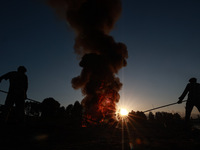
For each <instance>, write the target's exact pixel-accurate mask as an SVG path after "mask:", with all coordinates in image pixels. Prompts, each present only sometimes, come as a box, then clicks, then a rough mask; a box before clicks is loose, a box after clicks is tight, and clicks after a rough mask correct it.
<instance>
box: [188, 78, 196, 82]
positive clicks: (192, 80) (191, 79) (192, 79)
mask: <svg viewBox="0 0 200 150" xmlns="http://www.w3.org/2000/svg"><path fill="white" fill-rule="evenodd" d="M189 82H190V83H197V79H196V78H190V80H189Z"/></svg>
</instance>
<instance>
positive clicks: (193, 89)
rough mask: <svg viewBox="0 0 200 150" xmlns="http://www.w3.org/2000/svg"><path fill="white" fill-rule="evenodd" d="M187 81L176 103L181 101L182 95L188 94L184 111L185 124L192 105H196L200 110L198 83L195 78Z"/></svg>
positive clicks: (199, 86) (199, 85)
mask: <svg viewBox="0 0 200 150" xmlns="http://www.w3.org/2000/svg"><path fill="white" fill-rule="evenodd" d="M189 82H190V83H188V84H187V86H186V88H185V90H184V91H183V93H182V95H181V96H180V97H179V101H178V102H177V103H178V104H180V103H182V101H183V99H184V97H185V96H186V95H187V94H188V99H187V103H186V112H185V121H186V123H187V124H188V123H189V120H190V115H191V112H192V109H193V107H194V106H196V107H197V109H198V110H199V112H200V84H199V83H197V79H196V78H191V79H190V80H189Z"/></svg>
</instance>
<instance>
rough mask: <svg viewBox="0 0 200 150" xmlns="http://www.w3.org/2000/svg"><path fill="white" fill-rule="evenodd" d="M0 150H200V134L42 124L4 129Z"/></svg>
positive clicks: (154, 128)
mask: <svg viewBox="0 0 200 150" xmlns="http://www.w3.org/2000/svg"><path fill="white" fill-rule="evenodd" d="M0 130H1V131H0V150H15V149H19V150H121V149H124V150H173V149H174V150H179V149H180V150H196V149H199V147H200V131H199V130H198V129H195V128H191V129H189V130H185V129H184V128H183V127H176V128H175V127H172V128H167V127H164V126H159V125H152V124H151V125H143V126H142V125H129V126H128V127H126V128H125V130H124V132H123V130H122V129H120V128H109V127H85V128H75V127H66V126H55V125H53V126H52V125H41V124H34V125H33V124H25V125H17V124H13V123H10V124H7V125H3V124H1V125H0Z"/></svg>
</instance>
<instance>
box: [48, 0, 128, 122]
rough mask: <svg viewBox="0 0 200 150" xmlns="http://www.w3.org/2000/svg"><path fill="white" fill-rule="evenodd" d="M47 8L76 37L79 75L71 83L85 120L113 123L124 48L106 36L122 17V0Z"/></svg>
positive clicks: (58, 0) (53, 0)
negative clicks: (65, 22)
mask: <svg viewBox="0 0 200 150" xmlns="http://www.w3.org/2000/svg"><path fill="white" fill-rule="evenodd" d="M48 4H49V5H51V6H52V7H53V8H54V9H55V11H56V12H57V13H58V14H60V15H61V16H62V17H63V16H64V17H65V19H66V20H67V22H68V24H69V26H70V27H71V28H72V29H74V31H75V33H76V37H75V44H74V50H75V52H76V54H77V55H78V57H79V58H81V61H80V63H79V65H80V67H82V71H81V73H80V75H78V76H77V77H74V78H73V79H72V81H71V83H72V87H73V88H74V89H81V91H82V94H83V96H84V98H83V100H82V102H81V104H82V106H83V109H84V115H85V117H86V118H87V119H88V120H95V121H96V122H98V123H101V122H107V121H109V120H112V119H114V117H115V114H116V103H118V102H119V98H120V95H119V90H121V87H122V83H121V82H120V79H119V78H118V77H116V74H117V73H118V71H119V70H120V69H121V68H122V67H125V66H126V65H127V61H126V59H127V58H128V51H127V47H126V45H125V44H123V43H121V42H116V41H115V40H114V38H113V37H112V36H111V35H109V33H110V32H111V30H112V29H113V28H114V25H115V22H116V21H117V20H118V19H119V17H120V15H121V10H122V4H121V0H48Z"/></svg>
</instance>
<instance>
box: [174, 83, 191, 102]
mask: <svg viewBox="0 0 200 150" xmlns="http://www.w3.org/2000/svg"><path fill="white" fill-rule="evenodd" d="M188 92H189V84H188V85H187V86H186V88H185V90H184V91H183V93H182V94H181V96H180V97H179V98H178V99H179V101H178V102H177V103H178V104H180V103H182V101H183V99H184V98H185V96H186V95H187V93H188Z"/></svg>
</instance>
